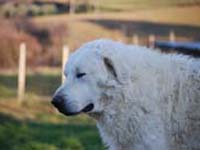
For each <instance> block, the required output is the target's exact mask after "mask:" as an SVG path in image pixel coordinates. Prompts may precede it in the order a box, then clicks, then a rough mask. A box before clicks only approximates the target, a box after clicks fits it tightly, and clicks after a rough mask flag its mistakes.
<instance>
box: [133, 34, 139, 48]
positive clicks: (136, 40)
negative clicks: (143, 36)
mask: <svg viewBox="0 0 200 150" xmlns="http://www.w3.org/2000/svg"><path fill="white" fill-rule="evenodd" d="M132 40H133V44H135V45H139V37H138V35H137V34H134V35H133V39H132Z"/></svg>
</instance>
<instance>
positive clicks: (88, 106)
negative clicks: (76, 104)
mask: <svg viewBox="0 0 200 150" xmlns="http://www.w3.org/2000/svg"><path fill="white" fill-rule="evenodd" d="M93 108H94V104H92V103H90V104H88V105H87V106H86V107H85V108H83V109H82V112H84V113H87V112H90V111H92V110H93Z"/></svg>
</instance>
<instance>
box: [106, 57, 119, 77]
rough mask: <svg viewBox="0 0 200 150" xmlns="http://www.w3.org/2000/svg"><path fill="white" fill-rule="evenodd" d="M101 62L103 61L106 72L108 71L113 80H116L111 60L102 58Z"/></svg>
mask: <svg viewBox="0 0 200 150" xmlns="http://www.w3.org/2000/svg"><path fill="white" fill-rule="evenodd" d="M103 61H104V64H105V67H106V70H107V71H108V73H109V74H110V75H111V76H112V77H114V78H115V79H117V72H116V70H115V67H114V64H113V62H112V60H111V59H109V58H107V57H104V58H103Z"/></svg>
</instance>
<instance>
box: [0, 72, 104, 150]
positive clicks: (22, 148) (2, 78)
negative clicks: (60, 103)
mask: <svg viewBox="0 0 200 150" xmlns="http://www.w3.org/2000/svg"><path fill="white" fill-rule="evenodd" d="M60 78H61V77H60V73H58V72H57V73H55V72H54V73H49V72H48V73H29V74H28V75H27V90H26V96H25V100H24V102H23V103H22V104H21V105H19V104H18V102H17V99H16V87H17V86H16V85H17V77H16V75H15V74H1V75H0V122H1V123H0V149H1V150H103V149H104V147H103V146H102V143H101V140H100V137H99V135H98V131H97V128H96V125H95V122H94V121H93V120H92V119H90V118H89V117H87V116H86V115H79V116H77V117H65V116H63V115H61V114H60V113H58V112H56V110H55V109H54V108H53V106H51V104H50V100H51V95H52V94H53V92H54V91H55V89H56V88H57V87H58V86H59V84H60Z"/></svg>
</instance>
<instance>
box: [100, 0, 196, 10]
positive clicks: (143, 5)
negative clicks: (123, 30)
mask: <svg viewBox="0 0 200 150" xmlns="http://www.w3.org/2000/svg"><path fill="white" fill-rule="evenodd" d="M199 3H200V0H193V1H189V0H100V1H99V7H100V9H101V10H107V11H135V10H141V9H143V10H144V9H152V8H158V7H161V8H166V7H174V6H186V5H187V6H188V5H197V4H199Z"/></svg>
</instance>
